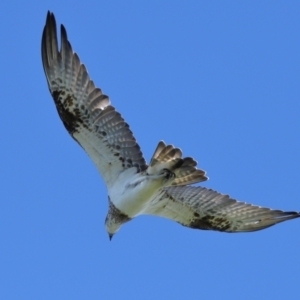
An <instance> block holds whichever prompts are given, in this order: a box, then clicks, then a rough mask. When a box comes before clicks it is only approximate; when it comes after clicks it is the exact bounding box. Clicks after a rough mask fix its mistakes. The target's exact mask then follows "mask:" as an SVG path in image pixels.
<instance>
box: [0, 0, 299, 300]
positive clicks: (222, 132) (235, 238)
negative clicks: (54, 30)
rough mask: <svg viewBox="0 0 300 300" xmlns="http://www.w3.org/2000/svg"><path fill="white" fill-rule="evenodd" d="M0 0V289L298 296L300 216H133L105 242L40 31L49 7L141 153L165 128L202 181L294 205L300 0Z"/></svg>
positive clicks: (69, 294)
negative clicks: (190, 222) (233, 228)
mask: <svg viewBox="0 0 300 300" xmlns="http://www.w3.org/2000/svg"><path fill="white" fill-rule="evenodd" d="M108 3H109V4H108ZM0 8H1V9H0V25H1V32H0V38H1V55H0V65H1V75H0V80H1V81H0V82H1V100H0V101H1V103H2V105H1V110H0V123H1V148H0V153H1V156H0V164H1V171H0V172H1V181H0V189H1V201H0V299H121V298H122V299H296V298H298V297H299V286H300V220H293V221H289V222H285V223H282V224H279V225H276V226H274V227H271V228H269V229H267V230H264V231H260V232H256V233H245V234H226V233H218V232H210V231H197V230H192V229H188V228H184V227H183V226H181V225H179V224H177V223H175V222H171V221H169V220H166V219H162V218H155V217H148V216H143V217H139V218H137V219H135V220H134V221H132V222H130V223H128V224H127V225H125V226H124V227H123V228H122V229H121V230H120V232H119V233H118V234H117V235H116V236H115V237H114V239H113V240H112V242H110V241H109V239H108V236H107V233H106V231H105V228H104V219H105V216H106V212H107V192H106V188H105V185H104V183H103V180H102V179H101V177H100V176H99V174H98V172H97V170H96V168H95V166H94V165H93V163H92V162H91V161H90V159H89V158H88V156H87V155H86V154H85V153H84V151H83V150H82V149H81V148H80V147H79V146H78V145H77V144H76V143H75V142H74V141H73V140H72V139H71V138H70V136H69V135H68V133H67V131H66V130H65V129H64V127H63V124H62V122H61V121H60V119H59V117H58V114H57V112H56V109H55V106H54V103H53V100H52V98H51V96H50V94H49V91H48V87H47V83H46V79H45V76H44V72H43V68H42V63H41V55H40V42H41V35H42V30H43V26H44V24H45V19H46V13H47V10H51V11H53V12H54V13H55V16H56V19H57V22H58V24H61V23H63V24H64V25H65V26H66V28H67V31H68V36H69V39H70V41H71V43H72V45H73V48H74V49H75V51H76V52H77V53H78V54H79V56H80V58H81V61H82V62H84V63H85V65H86V66H87V68H88V70H89V73H90V76H91V78H92V79H93V80H94V82H95V84H96V85H97V86H98V87H100V88H102V90H103V91H104V93H106V94H108V95H109V96H110V98H111V100H112V103H113V105H114V106H115V107H116V108H117V109H118V110H119V111H120V112H121V113H122V115H123V116H124V118H125V119H126V121H127V122H128V123H129V124H130V126H131V128H132V130H133V132H134V134H135V137H136V138H137V140H138V142H139V144H140V146H141V147H142V149H143V151H144V155H145V157H146V159H147V160H148V161H149V159H150V158H151V155H152V154H153V151H154V149H155V148H156V145H157V143H158V141H159V140H162V139H163V140H164V141H165V142H166V143H172V144H174V145H176V146H177V147H180V148H181V149H182V150H183V153H184V155H186V156H193V157H194V158H195V159H196V160H197V161H198V162H199V167H200V168H202V169H204V170H206V171H207V174H208V176H209V177H210V180H209V181H208V182H205V183H204V184H203V185H204V186H206V187H209V188H213V189H215V190H217V191H220V192H222V193H227V194H230V195H231V196H232V197H234V198H236V199H239V200H242V201H246V202H250V203H253V204H257V205H262V206H267V207H271V208H277V209H283V210H298V211H299V210H300V189H299V181H300V88H299V81H300V1H161V0H160V1H148V2H147V3H146V1H109V2H108V1H99V0H95V1H92V0H86V1H73V2H72V4H71V1H64V0H60V1H17V0H12V1H7V0H6V1H2V2H1V4H0Z"/></svg>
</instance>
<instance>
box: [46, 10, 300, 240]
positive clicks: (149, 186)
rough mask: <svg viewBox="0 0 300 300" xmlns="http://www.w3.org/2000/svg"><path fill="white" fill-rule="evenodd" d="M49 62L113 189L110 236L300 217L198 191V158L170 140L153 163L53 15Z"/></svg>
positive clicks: (56, 92) (73, 123)
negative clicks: (161, 220) (147, 222)
mask: <svg viewBox="0 0 300 300" xmlns="http://www.w3.org/2000/svg"><path fill="white" fill-rule="evenodd" d="M42 61H43V67H44V71H45V74H46V78H47V82H48V86H49V90H50V93H51V95H52V97H53V100H54V103H55V105H56V109H57V111H58V114H59V116H60V118H61V120H62V122H63V124H64V126H65V128H66V129H67V131H68V132H69V134H70V135H71V137H72V138H73V139H74V140H75V141H77V142H78V143H79V144H80V145H81V147H82V148H83V149H84V150H85V151H86V152H87V154H88V155H89V156H90V158H91V159H92V161H93V162H94V164H95V165H96V167H97V169H98V170H99V172H100V174H101V175H102V177H103V179H104V181H105V184H106V187H107V191H108V213H107V216H106V219H105V227H106V230H107V232H108V234H109V237H110V239H111V238H112V236H113V235H114V234H115V233H116V232H117V231H118V230H119V229H120V227H121V226H122V225H123V224H124V223H126V222H128V221H130V220H131V219H133V218H135V217H137V216H139V215H142V214H147V215H155V216H161V217H165V218H168V219H171V220H174V221H176V222H178V223H180V224H182V225H184V226H187V227H190V228H196V229H204V230H217V231H223V232H250V231H256V230H260V229H264V228H267V227H270V226H272V225H275V224H277V223H280V222H283V221H287V220H291V219H294V218H297V217H299V216H300V213H299V212H293V211H291V212H284V211H281V210H272V209H269V208H263V207H260V206H254V205H251V204H247V203H245V202H238V201H236V200H234V199H232V198H231V197H229V196H228V195H223V194H220V193H218V192H215V191H213V190H211V189H206V188H204V187H200V186H192V184H194V183H198V182H201V181H205V180H207V179H208V178H207V177H206V176H205V172H204V171H203V170H200V169H198V168H197V162H196V161H195V160H194V159H193V158H191V157H183V156H182V152H181V150H180V149H179V148H176V147H174V146H173V145H166V144H165V143H164V142H163V141H160V142H159V143H158V146H157V148H156V150H155V152H154V154H153V157H152V159H151V161H150V163H149V164H147V163H146V161H145V159H144V157H143V154H142V152H141V150H140V147H139V145H138V143H137V142H136V139H135V138H134V136H133V133H132V131H131V130H130V128H129V126H128V124H127V123H126V122H125V121H124V119H123V117H122V116H121V114H120V113H119V112H118V111H117V110H116V109H115V108H114V107H113V106H112V105H111V102H110V100H109V98H108V96H106V95H104V94H103V93H102V91H101V89H99V88H97V87H96V86H95V84H94V82H93V81H92V80H91V79H90V77H89V74H88V72H87V69H86V67H85V66H84V65H83V64H82V63H81V62H80V59H79V57H78V55H77V54H76V53H75V52H74V51H73V49H72V46H71V44H70V42H69V40H68V37H67V32H66V29H65V27H64V26H63V25H61V42H60V50H59V47H58V40H57V31H56V21H55V17H54V15H53V13H51V12H48V14H47V19H46V25H45V27H44V31H43V36H42Z"/></svg>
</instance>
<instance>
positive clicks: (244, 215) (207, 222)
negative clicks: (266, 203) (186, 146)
mask: <svg viewBox="0 0 300 300" xmlns="http://www.w3.org/2000/svg"><path fill="white" fill-rule="evenodd" d="M144 213H145V214H151V215H156V216H161V217H165V218H168V219H171V220H174V221H177V222H178V223H180V224H182V225H184V226H187V227H191V228H196V229H205V230H217V231H225V232H250V231H256V230H260V229H264V228H267V227H270V226H272V225H275V224H277V223H280V222H283V221H287V220H290V219H294V218H298V217H299V216H300V213H299V212H284V211H281V210H272V209H269V208H263V207H260V206H254V205H251V204H247V203H245V202H239V201H236V200H234V199H232V198H230V197H229V196H228V195H223V194H220V193H218V192H215V191H213V190H210V189H206V188H203V187H193V186H177V187H167V188H165V189H163V190H161V192H160V193H159V194H158V195H157V196H156V197H155V198H154V199H153V200H152V202H151V203H150V205H149V206H148V208H147V210H146V211H145V212H144Z"/></svg>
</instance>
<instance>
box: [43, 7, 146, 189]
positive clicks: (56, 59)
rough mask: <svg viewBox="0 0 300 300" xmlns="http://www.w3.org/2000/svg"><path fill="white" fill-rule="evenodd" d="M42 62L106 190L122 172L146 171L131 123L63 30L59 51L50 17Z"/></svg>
mask: <svg viewBox="0 0 300 300" xmlns="http://www.w3.org/2000/svg"><path fill="white" fill-rule="evenodd" d="M42 60H43V67H44V71H45V74H46V78H47V81H48V86H49V89H50V92H51V94H52V97H53V99H54V102H55V105H56V108H57V111H58V114H59V116H60V118H61V120H62V122H63V123H64V125H65V127H66V129H67V130H68V132H69V133H70V135H71V136H72V137H73V138H74V139H75V140H76V141H77V142H78V143H79V144H80V145H81V146H82V147H83V148H84V149H85V151H86V152H87V153H88V154H89V156H90V157H91V159H92V160H93V161H94V163H95V164H96V166H97V168H98V169H99V171H100V173H101V175H102V176H103V178H104V180H105V182H106V184H107V185H110V184H111V182H113V181H114V180H115V179H116V178H117V176H118V175H119V173H120V172H122V171H123V170H125V169H128V168H132V167H136V168H137V171H138V172H139V171H143V170H145V169H146V168H147V165H146V161H145V159H144V158H143V155H142V152H141V150H140V147H139V145H138V144H137V142H136V139H135V138H134V136H133V134H132V132H131V130H130V129H129V126H128V124H127V123H126V122H125V121H124V119H123V118H122V116H121V115H120V113H118V112H117V111H116V110H115V108H114V107H113V106H111V104H110V100H109V98H108V96H106V95H104V94H103V93H102V91H101V89H99V88H97V87H95V85H94V83H93V81H92V80H91V79H90V77H89V75H88V72H87V70H86V67H85V66H84V65H83V64H81V62H80V59H79V57H78V55H77V54H76V53H74V52H73V50H72V46H71V44H70V42H69V41H68V37H67V32H66V30H65V28H64V26H63V25H61V49H60V50H58V41H57V31H56V21H55V17H54V15H53V14H52V13H50V12H48V14H47V20H46V25H45V27H44V31H43V37H42Z"/></svg>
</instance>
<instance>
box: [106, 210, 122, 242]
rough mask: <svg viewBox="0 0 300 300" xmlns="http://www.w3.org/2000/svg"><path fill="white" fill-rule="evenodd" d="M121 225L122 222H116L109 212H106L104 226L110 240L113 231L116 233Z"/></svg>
mask: <svg viewBox="0 0 300 300" xmlns="http://www.w3.org/2000/svg"><path fill="white" fill-rule="evenodd" d="M121 226H122V223H119V222H116V219H115V218H113V217H112V216H111V215H110V214H107V216H106V219H105V228H106V231H107V233H108V236H109V239H110V240H111V239H112V237H113V236H114V234H115V233H117V232H118V231H119V229H120V227H121Z"/></svg>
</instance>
